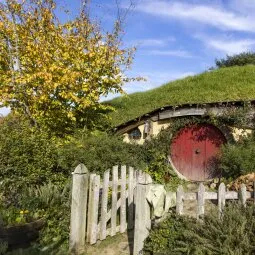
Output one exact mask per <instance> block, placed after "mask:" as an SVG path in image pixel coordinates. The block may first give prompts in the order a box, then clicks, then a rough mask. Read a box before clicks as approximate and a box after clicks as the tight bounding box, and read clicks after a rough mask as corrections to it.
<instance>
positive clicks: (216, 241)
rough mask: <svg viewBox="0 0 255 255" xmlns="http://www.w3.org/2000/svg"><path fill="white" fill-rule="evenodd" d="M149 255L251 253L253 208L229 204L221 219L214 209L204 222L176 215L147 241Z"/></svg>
mask: <svg viewBox="0 0 255 255" xmlns="http://www.w3.org/2000/svg"><path fill="white" fill-rule="evenodd" d="M144 250H145V252H146V254H160V255H168V254H172V255H179V254H196V255H200V254H201V255H204V254H207V255H229V254H233V255H241V254H247V255H249V254H250V255H252V254H254V253H255V218H254V207H253V206H248V207H247V208H244V207H243V206H241V205H238V204H229V205H228V206H227V207H226V208H225V210H224V214H223V216H222V218H221V219H219V217H218V212H217V211H216V210H215V211H212V212H211V213H210V214H209V215H207V216H205V217H204V220H203V221H196V220H195V219H192V218H188V217H185V216H176V215H175V214H173V215H172V216H171V217H170V218H168V219H167V220H166V221H164V222H162V223H161V224H160V225H159V226H157V227H156V228H154V229H153V230H152V231H151V232H150V235H149V237H148V238H147V239H146V241H145V246H144Z"/></svg>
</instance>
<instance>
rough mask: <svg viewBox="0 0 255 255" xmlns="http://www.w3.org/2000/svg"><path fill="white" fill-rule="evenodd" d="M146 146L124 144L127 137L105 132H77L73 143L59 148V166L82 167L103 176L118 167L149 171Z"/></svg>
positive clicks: (69, 141) (64, 144) (65, 167)
mask: <svg viewBox="0 0 255 255" xmlns="http://www.w3.org/2000/svg"><path fill="white" fill-rule="evenodd" d="M143 157H144V156H143V154H142V146H140V145H136V144H128V143H124V142H123V137H121V136H115V135H112V136H110V135H108V134H107V133H104V132H99V131H96V132H89V131H86V130H85V131H84V130H77V131H76V133H75V134H74V135H73V136H72V137H70V139H68V140H66V141H64V142H62V144H60V145H59V148H58V165H59V167H60V168H63V169H74V168H75V167H76V166H77V165H78V164H79V163H83V164H85V165H86V167H87V168H88V170H89V171H90V172H96V173H99V174H103V173H104V172H105V171H106V170H107V169H110V168H112V167H113V166H114V165H121V164H122V165H124V164H125V165H129V166H133V167H136V168H139V169H144V168H145V162H144V158H143Z"/></svg>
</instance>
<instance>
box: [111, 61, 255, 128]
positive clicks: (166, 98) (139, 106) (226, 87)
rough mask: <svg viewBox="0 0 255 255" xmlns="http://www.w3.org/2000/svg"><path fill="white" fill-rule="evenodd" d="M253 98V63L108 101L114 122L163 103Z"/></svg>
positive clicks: (254, 78) (195, 102)
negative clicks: (113, 108)
mask: <svg viewBox="0 0 255 255" xmlns="http://www.w3.org/2000/svg"><path fill="white" fill-rule="evenodd" d="M254 99H255V66H254V65H249V66H243V67H239V66H234V67H228V68H220V69H217V70H214V71H210V72H204V73H202V74H199V75H195V76H190V77H187V78H185V79H181V80H176V81H173V82H169V83H167V84H165V85H163V86H161V87H159V88H156V89H152V90H149V91H146V92H138V93H134V94H130V95H128V96H121V97H118V98H115V99H113V100H111V101H108V102H107V104H109V105H112V106H114V107H115V109H116V111H115V112H112V113H110V115H111V118H112V123H113V125H114V126H117V125H120V124H122V123H125V122H127V121H129V120H132V119H134V118H137V117H139V116H141V115H143V114H145V113H148V112H151V111H153V110H155V109H158V108H160V107H164V106H171V105H172V106H177V105H182V104H200V103H212V102H227V101H246V100H254Z"/></svg>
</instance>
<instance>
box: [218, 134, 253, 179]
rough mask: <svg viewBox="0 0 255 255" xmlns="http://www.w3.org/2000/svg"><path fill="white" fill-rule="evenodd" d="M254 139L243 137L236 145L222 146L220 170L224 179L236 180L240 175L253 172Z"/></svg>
mask: <svg viewBox="0 0 255 255" xmlns="http://www.w3.org/2000/svg"><path fill="white" fill-rule="evenodd" d="M254 155H255V138H254V135H249V136H247V137H243V138H242V139H240V140H239V141H238V142H236V143H229V144H226V145H225V146H223V148H222V154H221V159H220V169H221V170H222V173H223V176H224V177H226V178H237V177H238V176H240V175H244V174H248V173H251V172H254V171H255V157H254Z"/></svg>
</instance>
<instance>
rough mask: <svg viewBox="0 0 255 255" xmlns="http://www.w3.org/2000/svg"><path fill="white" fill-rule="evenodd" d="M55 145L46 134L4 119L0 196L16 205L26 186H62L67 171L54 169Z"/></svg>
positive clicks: (0, 133)
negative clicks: (46, 184) (50, 183)
mask: <svg viewBox="0 0 255 255" xmlns="http://www.w3.org/2000/svg"><path fill="white" fill-rule="evenodd" d="M57 157H58V155H57V149H56V142H55V139H54V138H53V137H51V136H50V135H49V134H48V133H47V132H44V131H43V130H40V129H36V128H33V127H31V125H30V123H29V122H28V121H27V120H25V119H21V118H19V117H13V116H10V117H7V118H4V120H3V121H2V123H1V124H0V178H1V181H2V184H1V186H0V192H1V193H2V194H3V196H4V197H6V202H7V203H11V204H12V205H15V201H16V200H18V197H19V195H20V194H21V193H22V192H23V190H24V189H26V188H27V187H28V186H34V185H41V184H43V183H45V182H48V181H50V180H51V181H52V182H55V183H59V184H61V183H63V182H64V181H65V179H66V177H67V176H69V175H70V172H71V171H70V170H69V169H68V170H67V169H60V168H59V167H58V165H57Z"/></svg>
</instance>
